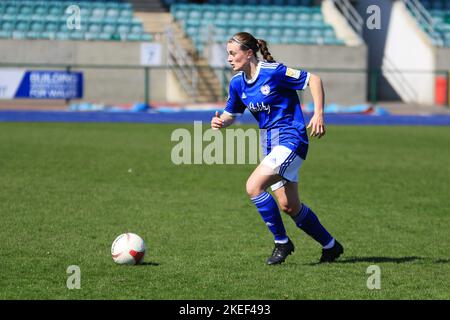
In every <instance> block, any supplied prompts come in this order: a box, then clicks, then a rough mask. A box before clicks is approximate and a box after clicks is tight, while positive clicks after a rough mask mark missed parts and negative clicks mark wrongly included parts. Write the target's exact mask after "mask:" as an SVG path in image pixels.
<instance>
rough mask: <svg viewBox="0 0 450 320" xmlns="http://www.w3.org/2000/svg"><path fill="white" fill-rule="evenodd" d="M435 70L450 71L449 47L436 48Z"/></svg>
mask: <svg viewBox="0 0 450 320" xmlns="http://www.w3.org/2000/svg"><path fill="white" fill-rule="evenodd" d="M436 70H439V71H441V70H442V71H444V70H447V71H450V48H437V50H436Z"/></svg>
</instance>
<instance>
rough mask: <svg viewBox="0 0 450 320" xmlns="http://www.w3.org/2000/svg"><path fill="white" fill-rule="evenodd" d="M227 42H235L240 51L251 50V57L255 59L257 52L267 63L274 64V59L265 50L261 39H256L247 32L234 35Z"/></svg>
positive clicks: (265, 44) (265, 43) (266, 49)
mask: <svg viewBox="0 0 450 320" xmlns="http://www.w3.org/2000/svg"><path fill="white" fill-rule="evenodd" d="M228 42H236V43H238V44H239V45H240V47H241V50H250V49H251V50H252V51H253V55H254V56H255V57H256V53H257V52H258V51H259V52H260V53H261V54H262V57H263V59H264V60H265V61H267V62H275V60H274V58H273V57H272V55H271V54H270V52H269V49H268V48H267V42H266V41H265V40H262V39H258V40H257V39H256V38H255V37H254V36H252V35H251V34H250V33H248V32H238V33H236V34H235V35H234V36H233V37H232V38H230V40H228Z"/></svg>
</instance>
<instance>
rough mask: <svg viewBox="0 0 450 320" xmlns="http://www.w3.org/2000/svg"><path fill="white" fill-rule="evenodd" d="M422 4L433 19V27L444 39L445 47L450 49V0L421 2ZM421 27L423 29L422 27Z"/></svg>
mask: <svg viewBox="0 0 450 320" xmlns="http://www.w3.org/2000/svg"><path fill="white" fill-rule="evenodd" d="M420 3H421V4H422V5H423V7H424V8H425V9H426V10H427V11H428V12H429V13H430V15H431V17H432V18H433V23H434V24H433V27H434V29H435V30H436V31H437V32H438V34H439V35H440V37H441V38H442V40H443V44H444V46H446V47H450V0H421V1H420ZM421 27H422V28H423V26H422V25H421ZM423 29H424V30H425V28H423Z"/></svg>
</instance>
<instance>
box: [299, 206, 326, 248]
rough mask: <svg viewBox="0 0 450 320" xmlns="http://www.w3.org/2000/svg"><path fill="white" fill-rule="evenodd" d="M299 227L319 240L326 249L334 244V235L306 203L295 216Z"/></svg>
mask: <svg viewBox="0 0 450 320" xmlns="http://www.w3.org/2000/svg"><path fill="white" fill-rule="evenodd" d="M292 219H294V221H295V224H296V225H297V227H299V228H300V229H302V230H303V231H305V232H306V233H307V234H308V235H309V236H311V237H312V238H313V239H314V240H316V241H317V242H319V243H320V244H321V245H322V247H324V249H329V248H331V247H333V245H334V239H333V237H332V236H331V235H330V234H329V233H328V231H327V230H326V229H325V228H324V227H323V226H322V224H321V223H320V221H319V219H318V218H317V216H316V215H315V214H314V212H313V211H312V210H311V209H310V208H308V207H307V206H306V205H305V204H303V205H302V208H301V209H300V212H299V213H298V214H297V215H296V216H295V217H293V218H292Z"/></svg>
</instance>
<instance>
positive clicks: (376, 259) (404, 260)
mask: <svg viewBox="0 0 450 320" xmlns="http://www.w3.org/2000/svg"><path fill="white" fill-rule="evenodd" d="M419 260H425V258H422V257H415V256H412V257H395V258H394V257H345V258H339V259H338V260H336V261H335V262H333V263H332V264H336V263H359V262H370V263H383V262H384V263H408V262H415V261H419ZM436 262H437V261H436ZM449 262H450V261H449ZM324 264H325V265H326V264H327V263H324ZM308 265H310V266H315V265H323V263H319V262H316V263H310V264H308Z"/></svg>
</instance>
